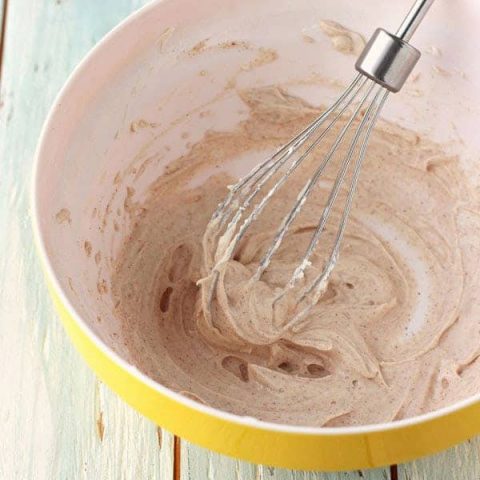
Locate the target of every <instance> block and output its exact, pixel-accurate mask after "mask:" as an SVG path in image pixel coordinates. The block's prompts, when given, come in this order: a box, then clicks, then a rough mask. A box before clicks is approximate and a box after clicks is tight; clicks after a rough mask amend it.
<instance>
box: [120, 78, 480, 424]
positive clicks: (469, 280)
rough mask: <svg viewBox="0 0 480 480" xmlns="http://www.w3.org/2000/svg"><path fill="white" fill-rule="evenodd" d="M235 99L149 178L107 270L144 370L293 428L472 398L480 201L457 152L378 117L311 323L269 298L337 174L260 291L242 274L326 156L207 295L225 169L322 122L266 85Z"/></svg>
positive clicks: (211, 400) (197, 395) (276, 203)
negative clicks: (238, 116) (237, 105)
mask: <svg viewBox="0 0 480 480" xmlns="http://www.w3.org/2000/svg"><path fill="white" fill-rule="evenodd" d="M240 95H241V98H242V100H243V101H244V102H245V104H246V105H247V106H248V108H249V112H250V114H249V118H248V119H247V120H245V121H242V122H241V123H240V124H239V125H238V126H237V127H236V128H235V129H234V130H233V131H230V132H210V133H208V134H207V135H206V136H205V137H204V138H203V140H202V141H200V142H199V143H198V144H196V145H194V146H193V147H192V149H191V151H190V152H189V153H188V154H187V155H185V156H183V157H181V158H179V159H178V160H177V161H175V162H174V163H173V164H171V165H170V166H169V168H168V171H167V172H165V174H163V175H162V176H160V177H159V178H158V179H157V180H156V181H155V182H154V183H153V185H152V186H151V188H150V190H149V194H148V198H146V200H145V201H144V203H142V205H138V207H139V208H137V209H136V211H137V218H136V222H135V227H134V229H133V231H132V232H131V234H130V236H129V237H128V238H127V239H126V241H125V244H124V247H123V250H122V252H121V254H120V255H119V257H118V258H117V260H116V264H115V272H114V274H113V278H112V291H113V295H114V297H115V300H116V302H117V307H116V314H117V315H118V316H119V317H120V318H121V320H122V325H123V336H124V339H125V341H126V343H127V345H128V348H129V350H130V352H131V354H132V357H133V358H134V359H135V362H136V364H137V366H138V368H140V369H141V370H142V371H144V372H145V373H146V374H148V375H149V376H151V377H152V378H154V379H155V380H157V381H159V382H160V383H162V384H164V385H166V386H167V387H169V388H172V389H174V390H176V391H178V392H182V393H183V394H185V395H187V396H189V397H191V398H194V399H196V400H198V401H200V402H203V403H205V404H208V405H211V406H214V407H217V408H220V409H223V410H226V411H229V412H233V413H236V414H240V415H248V416H252V417H256V418H258V419H261V420H265V421H273V422H281V423H287V424H295V425H309V426H322V425H324V426H342V425H358V424H371V423H377V422H384V421H390V420H396V419H401V418H405V417H411V416H414V415H418V414H420V413H423V412H428V411H431V410H435V409H437V408H440V407H442V406H445V405H449V404H451V403H454V402H455V401H458V400H460V399H462V398H466V397H468V396H470V395H472V394H474V393H478V392H479V391H480V361H478V357H479V356H480V315H479V313H480V312H479V310H480V307H479V304H478V301H477V292H478V291H479V286H480V276H479V275H478V271H479V267H480V244H479V242H478V238H480V216H479V214H478V212H479V211H480V210H479V207H480V194H479V192H478V191H477V190H475V189H474V188H473V187H472V186H470V184H469V181H468V179H467V178H466V177H465V175H464V174H463V173H462V170H461V168H460V166H459V161H458V159H457V158H455V157H450V156H447V155H446V154H444V153H443V152H442V148H441V147H440V146H438V145H436V144H434V143H432V142H430V141H428V140H425V139H422V138H419V137H418V136H417V135H416V134H415V133H413V132H410V131H406V130H403V129H400V128H399V127H395V126H392V125H390V124H387V123H380V124H379V125H378V127H377V129H376V132H375V134H374V135H373V137H372V140H371V144H370V147H369V150H368V156H367V160H366V162H365V164H364V169H363V172H362V176H361V180H360V185H359V189H358V194H357V196H356V199H355V203H354V206H353V209H352V215H351V217H350V222H349V225H348V227H347V231H346V234H345V237H344V241H343V247H342V250H341V256H340V260H339V262H338V265H337V267H336V269H335V270H334V272H333V274H332V276H331V278H330V281H329V284H328V288H327V290H326V292H325V294H324V295H323V296H322V298H321V299H320V301H319V302H318V304H317V305H316V306H315V307H314V308H313V309H312V310H311V311H310V313H309V314H308V316H307V317H306V318H304V319H303V320H302V321H301V322H300V323H297V324H295V325H294V326H291V325H289V323H288V320H289V318H291V315H292V311H294V310H295V305H292V304H291V302H289V300H288V298H287V299H285V301H283V302H280V303H279V304H276V305H273V301H272V299H273V298H274V296H275V292H276V291H277V289H278V288H280V287H281V286H283V285H284V284H285V282H286V281H287V280H288V278H289V275H290V274H291V273H292V271H293V269H294V267H295V265H296V264H297V262H298V259H299V258H300V257H301V256H302V254H303V253H304V251H305V248H306V246H307V244H308V242H309V240H310V238H311V236H312V233H313V229H314V227H315V226H316V224H317V222H318V216H319V212H320V206H321V205H323V203H324V201H325V196H326V194H327V193H328V191H329V185H328V181H329V180H331V179H332V178H333V174H334V173H335V171H336V170H335V169H332V171H331V172H327V176H326V181H325V182H324V184H322V185H321V186H320V187H319V188H318V189H317V190H315V192H314V196H313V198H312V200H311V205H309V208H304V210H303V212H302V215H301V217H300V219H299V220H298V222H297V223H295V224H294V226H293V227H292V229H291V231H290V234H289V235H288V236H287V237H286V239H285V241H284V242H283V244H282V246H281V248H280V250H279V251H278V252H277V254H276V255H275V256H274V259H273V262H272V264H271V266H270V267H269V268H268V269H267V271H266V272H265V273H264V275H263V276H262V278H261V281H260V282H258V283H257V284H256V285H255V288H253V289H252V288H250V284H249V283H248V278H249V277H250V276H251V273H252V272H253V271H254V270H255V268H256V267H257V265H258V261H259V260H260V258H261V257H262V255H263V253H264V252H265V250H266V248H267V246H268V245H269V244H270V242H271V238H272V233H273V232H274V230H275V229H276V227H277V226H278V225H279V224H280V222H281V220H282V218H283V216H284V214H285V213H286V212H287V210H288V209H289V208H290V206H291V205H292V204H293V203H294V201H295V198H296V196H297V194H298V191H299V190H300V188H301V186H302V185H303V183H304V182H305V180H306V177H307V176H308V175H309V174H310V173H311V170H310V169H309V168H308V165H310V167H312V166H313V165H318V162H319V158H320V157H321V156H322V155H324V154H325V148H326V147H323V150H322V149H320V150H318V151H317V152H316V153H315V155H314V156H312V158H311V159H310V160H309V164H308V165H307V167H306V168H305V169H304V170H302V172H303V173H301V174H299V175H297V176H296V177H294V178H293V179H292V182H291V183H289V187H288V188H287V189H284V190H282V194H281V195H280V196H278V197H274V200H273V202H272V204H271V205H270V206H269V207H268V209H267V211H266V212H265V214H264V215H263V216H262V217H261V219H259V220H260V221H258V222H256V223H255V224H254V225H253V227H252V229H251V230H249V234H248V235H247V237H246V238H245V239H244V241H243V242H242V243H241V245H240V248H239V249H238V251H237V253H236V255H235V258H234V260H232V261H230V262H228V264H227V265H226V266H225V268H223V269H222V271H221V275H220V279H219V282H218V285H217V289H216V294H215V297H214V301H213V302H212V303H211V304H210V303H208V302H206V301H205V295H202V291H203V294H204V293H205V288H204V287H202V286H201V285H203V286H205V281H204V282H203V283H201V284H200V286H199V285H197V282H198V281H199V280H200V279H202V278H205V276H206V275H207V274H208V271H206V270H205V263H204V260H205V259H204V252H203V249H202V236H203V234H204V231H205V228H206V225H207V223H208V221H209V219H210V217H211V215H212V212H213V211H214V210H215V208H216V206H217V204H218V203H219V202H220V201H221V200H222V199H223V198H224V197H225V195H226V193H227V188H226V187H227V185H229V184H231V183H234V180H235V179H233V178H231V177H230V176H229V175H228V174H227V173H226V172H225V169H226V167H228V165H233V164H237V165H238V164H239V163H240V164H241V162H242V159H245V158H247V156H248V155H252V154H253V153H254V152H258V151H265V152H271V151H272V149H273V148H274V147H276V146H278V145H280V144H282V143H284V142H286V141H287V140H289V139H290V138H291V137H292V136H293V135H295V134H296V133H298V131H299V129H301V128H302V127H303V126H304V125H306V124H307V123H308V122H310V121H312V120H313V118H314V117H316V116H317V115H318V114H319V113H320V111H319V110H318V109H316V108H314V107H312V106H311V105H308V104H306V103H305V102H303V101H302V100H300V99H298V98H296V97H293V96H290V95H288V94H287V93H285V92H283V91H281V90H279V89H277V88H273V87H272V88H263V89H252V90H247V91H243V92H240ZM326 146H328V144H327V145H326ZM342 153H345V151H343V152H342ZM265 155H267V153H265ZM206 172H211V173H212V175H211V176H210V177H209V178H208V179H207V180H205V181H203V182H201V184H200V185H198V182H196V183H192V180H194V179H195V178H196V177H197V176H198V175H202V174H203V175H204V176H205V173H206ZM192 185H193V186H192ZM315 205H317V207H316V208H315ZM138 212H140V213H138ZM336 214H338V212H337V213H336ZM334 233H335V232H334V230H333V229H332V230H329V229H328V228H327V231H326V238H327V239H328V238H331V236H332V235H333V234H334ZM326 243H328V242H326ZM322 245H324V244H323V243H322ZM325 248H326V247H323V246H322V247H321V248H320V249H319V250H318V252H317V255H318V257H319V258H320V257H321V256H322V254H324V253H325V251H326V250H325V251H323V249H325ZM207 256H208V249H207ZM207 263H208V262H207ZM314 264H315V262H314ZM312 272H313V273H314V272H315V267H313V268H312ZM313 273H311V274H313ZM307 277H308V275H307ZM307 280H308V279H307ZM206 283H208V282H206Z"/></svg>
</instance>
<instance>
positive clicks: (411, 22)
mask: <svg viewBox="0 0 480 480" xmlns="http://www.w3.org/2000/svg"><path fill="white" fill-rule="evenodd" d="M433 2H434V0H417V1H416V2H415V4H414V5H413V7H412V8H411V10H410V12H409V13H408V15H407V16H406V17H405V19H404V21H403V22H402V24H401V25H400V28H399V29H398V31H397V33H396V34H395V35H394V34H392V33H389V32H387V31H386V30H384V29H383V28H378V29H377V30H376V31H375V33H374V34H373V35H372V37H371V38H370V40H369V41H368V43H367V45H366V46H365V48H364V50H363V52H362V53H361V54H360V56H359V57H358V60H357V62H356V63H355V68H356V69H357V70H358V71H359V72H360V73H361V74H362V75H365V76H366V77H368V78H371V79H372V80H373V81H375V82H377V83H378V84H380V85H382V86H383V87H385V88H386V89H387V90H389V91H391V92H398V91H399V90H400V89H401V88H402V87H403V84H404V83H405V81H406V80H407V78H408V76H409V75H410V73H411V72H412V70H413V68H414V67H415V65H416V64H417V62H418V60H419V58H420V56H421V54H420V52H419V51H418V50H417V49H416V48H414V47H412V46H411V45H410V44H409V43H408V40H410V38H411V37H412V35H413V34H414V33H415V31H416V30H417V28H418V26H419V25H420V23H421V21H422V20H423V18H424V17H425V15H426V14H427V11H428V9H429V8H430V7H431V6H432V4H433Z"/></svg>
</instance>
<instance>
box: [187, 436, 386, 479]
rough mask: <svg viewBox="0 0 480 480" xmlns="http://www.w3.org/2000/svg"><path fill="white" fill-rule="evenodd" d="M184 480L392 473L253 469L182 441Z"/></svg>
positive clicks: (379, 471) (380, 471)
mask: <svg viewBox="0 0 480 480" xmlns="http://www.w3.org/2000/svg"><path fill="white" fill-rule="evenodd" d="M181 474H182V475H181V479H182V480H200V479H201V480H203V479H205V480H362V479H363V480H389V479H390V469H383V468H380V469H375V470H369V471H362V472H360V471H356V472H339V473H315V472H301V471H291V470H285V469H281V468H273V467H267V466H263V465H252V464H249V463H246V462H240V461H238V460H235V459H233V458H229V457H225V456H224V455H219V454H217V453H214V452H211V451H209V450H206V449H204V448H200V447H197V446H195V445H192V444H189V443H188V442H185V441H182V451H181Z"/></svg>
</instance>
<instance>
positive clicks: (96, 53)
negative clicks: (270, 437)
mask: <svg viewBox="0 0 480 480" xmlns="http://www.w3.org/2000/svg"><path fill="white" fill-rule="evenodd" d="M175 1H176V0H152V1H151V2H149V3H147V4H146V5H143V6H142V7H140V8H139V9H138V10H136V11H134V12H133V13H131V14H130V15H128V16H127V17H126V18H125V19H123V20H122V21H121V22H120V23H118V24H117V25H116V26H115V27H113V28H112V29H111V30H110V31H109V32H108V33H107V34H105V35H104V36H103V37H102V38H101V39H100V40H99V41H98V42H97V43H96V44H95V45H94V46H93V47H92V48H91V49H90V50H89V51H88V52H87V54H86V55H84V57H83V58H82V60H81V61H80V62H79V63H78V64H77V65H76V66H75V67H74V69H73V70H72V72H71V73H70V74H69V75H68V76H67V79H66V81H65V83H64V84H63V86H62V88H61V89H60V91H59V92H58V94H57V95H56V97H55V100H54V102H53V104H52V106H51V107H50V110H49V112H48V114H47V116H46V119H45V121H44V123H43V126H42V129H41V132H40V136H39V139H38V143H37V147H36V150H35V154H34V159H33V175H32V181H31V185H30V208H31V212H32V229H33V237H34V243H35V245H36V249H37V252H38V255H39V257H40V259H41V263H42V266H43V268H44V269H45V273H46V276H47V278H48V280H49V281H50V283H51V284H52V286H53V288H54V290H55V293H56V294H57V295H58V296H59V299H60V300H61V302H62V303H63V305H64V306H65V307H66V309H67V311H68V313H69V314H70V315H71V317H72V318H73V320H74V321H75V323H76V324H77V326H78V327H79V328H80V329H81V331H82V332H83V333H84V334H85V335H86V336H87V337H88V339H89V340H90V341H91V342H92V343H93V344H94V345H95V346H96V347H97V348H98V349H99V350H100V351H101V352H102V353H103V354H104V355H106V356H107V357H108V358H109V359H110V360H111V361H113V362H114V363H115V364H116V365H117V366H118V367H120V368H121V369H123V370H125V371H126V372H128V373H129V374H131V375H132V376H134V377H136V378H137V379H138V380H140V381H141V382H143V383H144V384H145V385H146V386H148V387H150V388H151V389H153V390H154V391H156V392H157V393H159V394H161V395H164V396H166V397H167V398H169V399H171V400H174V401H175V402H178V403H180V404H182V405H183V406H185V407H188V408H191V409H194V410H197V411H199V412H201V413H204V414H205V415H208V416H213V417H216V418H217V419H219V420H224V421H228V422H232V423H235V424H238V425H240V426H245V427H253V428H257V429H263V430H267V431H277V432H282V433H292V434H300V435H312V436H335V437H341V436H351V435H366V434H370V433H376V432H385V431H394V430H400V429H402V428H405V427H411V426H414V425H419V424H422V423H425V422H429V421H433V420H435V419H438V418H440V417H443V416H448V415H450V414H452V413H455V412H458V411H459V410H462V409H464V408H467V407H469V406H471V405H473V404H475V403H477V402H480V393H479V394H477V395H473V396H471V397H468V398H466V399H463V400H460V401H458V402H455V403H453V404H451V405H448V406H446V407H442V408H440V409H438V410H434V411H431V412H428V413H423V414H421V415H417V416H414V417H409V418H405V419H401V420H396V421H389V422H382V423H376V424H367V425H354V426H342V427H311V426H301V425H289V424H282V423H274V422H267V421H264V420H260V419H257V418H254V417H249V416H242V415H237V414H234V413H230V412H227V411H224V410H221V409H219V408H215V407H211V406H208V405H204V404H202V403H200V402H197V401H195V400H192V399H190V398H188V397H186V396H184V395H182V394H180V393H177V392H175V391H173V390H170V389H169V388H167V387H165V386H163V385H162V384H160V383H158V382H156V381H154V380H153V379H151V378H150V377H148V376H147V375H146V374H144V373H143V372H142V371H141V370H139V369H137V368H136V367H135V366H133V365H132V364H130V363H128V362H127V361H126V360H125V359H123V358H122V357H121V356H120V355H118V354H117V353H116V352H114V351H113V350H112V349H111V348H110V347H109V346H108V345H107V344H106V343H105V342H104V341H103V340H102V339H101V338H100V337H99V336H97V335H96V334H95V333H94V332H93V330H91V329H90V327H89V326H88V325H87V323H86V322H85V321H84V320H83V318H82V316H81V315H80V314H79V313H78V312H77V310H76V309H75V308H74V306H73V305H72V303H71V302H70V300H69V297H68V295H67V294H66V292H65V290H64V289H63V288H62V286H61V284H60V282H59V280H58V277H57V275H56V272H55V270H54V268H53V266H52V263H51V261H50V257H49V255H48V253H47V249H46V243H45V235H44V233H43V231H42V228H41V226H40V212H39V209H40V201H39V199H38V198H39V194H38V192H39V187H40V185H39V184H40V179H39V177H40V171H41V167H42V163H43V158H44V157H45V154H44V150H45V148H46V147H45V145H46V143H47V139H48V138H49V136H50V133H51V131H52V129H51V128H50V127H51V125H52V123H53V121H54V119H55V116H56V115H57V112H58V110H59V108H60V106H61V105H64V104H65V103H68V102H69V101H70V90H71V89H72V88H74V87H75V84H76V82H77V79H78V78H80V77H81V76H82V75H83V73H84V72H85V71H87V70H89V69H92V68H93V67H94V66H95V64H96V63H97V62H98V61H99V57H101V54H102V52H103V51H104V50H105V48H104V47H105V46H107V45H108V44H109V43H111V42H112V41H113V40H114V39H115V38H117V37H119V36H121V35H122V32H123V30H124V29H125V27H126V26H130V25H133V24H134V23H137V22H138V21H139V20H140V19H143V18H145V17H146V16H147V15H149V13H150V12H152V11H154V10H156V9H157V8H161V6H162V5H163V4H168V3H174V2H175ZM55 134H56V135H58V131H57V132H56V133H55Z"/></svg>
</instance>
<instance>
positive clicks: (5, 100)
mask: <svg viewBox="0 0 480 480" xmlns="http://www.w3.org/2000/svg"><path fill="white" fill-rule="evenodd" d="M144 3H146V0H0V6H1V7H2V8H0V19H2V22H1V25H2V36H1V38H2V43H1V48H2V49H1V52H0V55H1V59H2V63H1V99H0V162H1V170H0V225H1V230H0V232H1V233H0V251H1V252H2V254H1V255H0V425H1V429H0V480H23V479H39V480H43V479H45V480H57V479H61V480H74V479H87V480H92V479H99V480H104V479H105V480H118V479H126V480H131V479H132V480H133V479H135V480H136V479H151V480H155V479H162V480H167V479H168V480H172V479H183V480H187V479H194V480H274V479H275V480H294V479H295V480H300V479H302V480H313V479H322V480H334V479H345V480H348V479H351V480H353V479H359V478H363V479H365V480H377V479H378V480H380V479H387V480H388V479H392V480H394V479H403V480H407V479H408V480H420V479H425V480H443V479H445V480H456V479H458V480H480V440H472V441H470V442H468V443H465V444H463V445H460V446H458V447H456V448H453V449H451V450H450V451H448V452H444V453H442V454H439V455H437V456H435V457H431V458H427V459H424V460H419V461H417V462H413V463H410V464H408V465H400V466H398V467H396V466H393V467H390V468H386V469H378V470H374V471H363V472H360V471H357V472H350V473H333V474H324V473H304V472H290V471H286V470H280V469H274V468H269V467H265V466H256V465H250V464H247V463H243V462H239V461H236V460H233V459H230V458H227V457H223V456H220V455H217V454H215V453H212V452H210V451H207V450H205V449H202V448H199V447H196V446H193V445H190V444H188V443H187V442H184V441H180V440H179V439H177V438H173V436H172V435H171V434H169V433H168V432H166V431H162V430H161V429H159V428H157V427H156V426H155V425H153V424H152V423H150V422H149V421H147V420H146V419H144V418H142V417H141V416H140V415H139V414H137V413H136V412H135V411H133V410H132V409H131V408H129V407H128V406H127V405H125V404H124V403H123V402H122V400H120V399H119V398H117V396H116V395H115V394H113V393H112V392H111V391H109V390H108V389H107V388H106V387H105V386H104V385H102V383H101V382H100V381H99V380H98V379H97V378H96V377H95V375H94V374H93V373H92V372H91V371H90V370H89V369H88V368H87V367H86V365H85V364H84V363H83V361H82V359H81V358H80V357H79V355H78V354H77V353H76V351H75V350H74V349H73V347H72V346H71V344H70V342H69V340H68V339H67V337H66V335H65V333H64V331H63V329H62V326H61V325H60V322H59V321H58V320H57V318H56V314H55V312H54V310H53V307H52V304H51V302H50V300H49V297H48V295H47V291H46V288H45V285H44V282H43V278H42V273H41V272H40V269H39V264H38V260H37V258H36V255H35V252H34V248H33V242H32V231H31V225H30V213H29V202H30V198H29V189H30V182H31V174H32V159H33V155H34V149H35V145H36V143H37V140H38V136H39V132H40V128H41V125H42V123H43V121H44V119H45V115H46V113H47V111H48V109H49V107H50V105H51V104H52V102H53V99H54V97H55V95H56V93H57V92H58V90H59V89H60V87H61V86H62V84H63V83H64V81H65V79H66V78H67V75H68V74H69V73H70V72H71V71H72V69H73V68H74V67H75V65H76V64H77V63H78V61H79V60H80V59H81V58H82V57H83V56H84V54H85V53H86V52H87V51H88V50H89V49H90V48H91V47H92V46H93V45H94V44H95V43H96V42H97V41H98V40H99V39H100V38H101V37H102V36H103V35H104V34H105V33H106V32H107V31H108V30H110V29H111V28H112V27H113V26H114V25H116V24H117V23H118V22H119V21H120V20H122V19H123V18H124V17H126V16H127V15H128V14H129V13H131V12H132V11H134V10H136V9H137V8H139V7H140V6H141V5H142V4H144ZM1 12H3V14H2V13H1Z"/></svg>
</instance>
